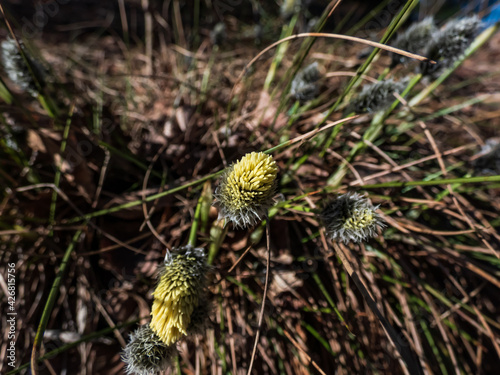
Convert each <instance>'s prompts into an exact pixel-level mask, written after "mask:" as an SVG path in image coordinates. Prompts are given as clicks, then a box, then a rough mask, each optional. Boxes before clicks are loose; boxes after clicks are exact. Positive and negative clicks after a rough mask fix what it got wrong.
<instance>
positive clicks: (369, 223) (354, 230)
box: [321, 193, 385, 242]
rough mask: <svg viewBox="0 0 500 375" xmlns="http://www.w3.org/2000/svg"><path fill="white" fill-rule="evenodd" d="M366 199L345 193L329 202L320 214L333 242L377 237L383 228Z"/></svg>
mask: <svg viewBox="0 0 500 375" xmlns="http://www.w3.org/2000/svg"><path fill="white" fill-rule="evenodd" d="M377 208H378V206H376V207H374V206H373V205H372V204H371V202H370V201H369V200H368V198H366V197H364V196H362V195H359V194H356V193H354V194H351V193H347V194H344V195H340V196H339V197H338V198H337V199H335V200H333V201H331V202H330V203H329V204H327V206H326V207H325V208H324V210H323V212H322V213H321V218H322V220H323V223H324V225H325V228H326V233H327V235H328V236H329V237H330V239H331V240H333V241H343V242H350V241H352V242H362V241H366V240H367V239H369V238H371V237H374V236H376V235H377V228H378V227H381V228H383V227H385V224H384V223H383V222H382V218H381V217H380V215H379V214H377V212H376V210H377Z"/></svg>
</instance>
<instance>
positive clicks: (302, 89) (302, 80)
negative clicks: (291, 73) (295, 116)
mask: <svg viewBox="0 0 500 375" xmlns="http://www.w3.org/2000/svg"><path fill="white" fill-rule="evenodd" d="M319 77H320V74H319V70H318V63H317V62H313V63H312V64H310V65H308V66H306V67H305V68H304V69H302V70H301V71H299V72H298V73H297V75H296V76H295V78H294V79H293V81H292V86H291V88H290V94H291V95H292V96H293V97H294V98H295V99H297V100H300V101H301V102H305V101H308V100H312V99H314V98H315V97H316V95H318V90H319V88H318V84H317V81H318V79H319Z"/></svg>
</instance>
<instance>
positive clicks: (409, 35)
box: [391, 17, 438, 67]
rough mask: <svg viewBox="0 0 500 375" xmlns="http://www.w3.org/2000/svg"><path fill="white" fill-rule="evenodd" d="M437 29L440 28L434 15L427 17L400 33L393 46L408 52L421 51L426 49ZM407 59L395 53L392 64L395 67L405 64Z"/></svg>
mask: <svg viewBox="0 0 500 375" xmlns="http://www.w3.org/2000/svg"><path fill="white" fill-rule="evenodd" d="M437 31H438V28H437V27H436V25H435V24H434V19H433V18H432V17H426V18H424V19H423V20H422V21H420V22H417V23H414V24H413V25H411V26H410V27H409V28H408V29H406V31H404V32H403V33H400V34H399V35H398V36H397V38H396V40H395V41H394V43H393V47H396V48H399V49H402V50H404V51H408V52H413V53H420V52H422V51H423V50H424V49H425V47H426V46H427V44H428V43H429V40H431V39H432V37H433V35H434V33H436V32H437ZM407 59H408V58H407V57H406V56H403V55H400V54H397V53H393V54H392V64H391V66H392V67H394V66H396V65H398V64H405V63H406V62H407Z"/></svg>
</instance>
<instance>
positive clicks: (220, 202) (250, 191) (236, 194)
mask: <svg viewBox="0 0 500 375" xmlns="http://www.w3.org/2000/svg"><path fill="white" fill-rule="evenodd" d="M277 174H278V167H277V166H276V163H275V162H274V160H273V158H272V156H270V155H266V154H264V153H263V152H252V153H250V154H246V155H245V156H244V157H243V158H242V159H241V160H240V161H238V162H237V163H235V164H233V165H231V166H230V167H229V168H228V169H227V171H226V172H225V173H224V175H223V177H222V179H221V181H220V183H219V186H218V187H217V189H216V190H215V199H216V200H215V205H216V206H218V208H219V218H225V219H226V220H229V221H232V222H233V223H234V225H235V226H237V227H242V228H245V227H247V226H249V225H255V224H256V223H257V222H259V221H260V220H262V219H263V218H264V217H265V216H266V215H267V210H268V209H269V208H270V207H272V206H273V205H274V203H275V201H274V196H275V194H276V187H277V180H276V176H277Z"/></svg>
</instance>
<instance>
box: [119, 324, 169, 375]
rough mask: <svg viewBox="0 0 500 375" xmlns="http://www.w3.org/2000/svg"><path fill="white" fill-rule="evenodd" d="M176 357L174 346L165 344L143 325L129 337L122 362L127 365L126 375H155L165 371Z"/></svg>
mask: <svg viewBox="0 0 500 375" xmlns="http://www.w3.org/2000/svg"><path fill="white" fill-rule="evenodd" d="M176 355H177V349H176V347H175V345H167V344H165V343H164V342H163V341H161V340H160V338H159V337H158V335H157V334H156V333H155V332H153V330H152V329H151V327H150V326H149V324H145V325H143V326H140V327H139V328H138V329H136V330H135V332H134V333H132V334H131V335H130V340H129V342H128V344H127V346H126V347H125V349H124V351H123V355H122V360H123V361H124V362H125V363H126V364H127V368H126V370H125V371H126V373H127V374H136V375H156V374H158V373H159V372H161V371H164V370H166V369H167V368H168V367H169V366H170V364H171V363H172V359H173V358H174V357H175V356H176Z"/></svg>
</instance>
